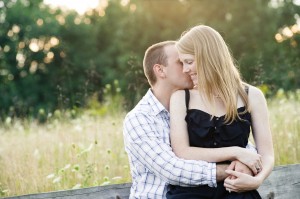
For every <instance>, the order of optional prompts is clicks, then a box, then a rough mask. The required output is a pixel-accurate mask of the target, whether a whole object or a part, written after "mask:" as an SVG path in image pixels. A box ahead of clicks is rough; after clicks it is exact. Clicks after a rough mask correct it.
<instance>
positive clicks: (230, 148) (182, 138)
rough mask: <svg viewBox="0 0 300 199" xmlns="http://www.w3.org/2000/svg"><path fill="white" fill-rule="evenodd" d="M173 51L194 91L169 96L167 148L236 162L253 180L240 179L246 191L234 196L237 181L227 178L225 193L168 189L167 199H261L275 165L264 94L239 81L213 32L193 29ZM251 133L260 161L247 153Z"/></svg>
mask: <svg viewBox="0 0 300 199" xmlns="http://www.w3.org/2000/svg"><path fill="white" fill-rule="evenodd" d="M176 47H177V49H178V52H179V59H180V61H181V62H182V63H183V72H185V73H187V74H189V75H190V77H191V79H192V81H193V83H194V89H191V90H186V91H177V92H175V93H174V94H173V95H172V97H171V103H170V115H171V144H172V148H173V150H174V152H175V154H176V155H177V156H178V157H180V158H183V159H194V160H205V161H209V162H223V161H228V160H229V161H230V160H235V159H237V160H239V161H241V162H242V163H244V164H246V165H247V166H248V167H249V168H250V169H251V170H252V171H253V174H254V176H250V175H247V176H244V177H245V178H246V181H247V183H248V184H247V186H248V187H247V188H246V189H245V190H247V191H246V192H242V193H236V192H235V191H236V190H237V189H236V187H235V186H234V185H232V184H230V182H231V179H233V178H235V177H234V176H229V177H228V179H226V180H225V187H226V189H227V191H226V189H225V187H224V182H221V183H218V186H217V188H212V187H208V186H200V187H179V186H171V190H170V191H169V192H168V193H167V198H172V199H174V198H261V197H260V196H259V194H258V192H257V191H256V190H255V189H257V188H258V186H259V185H260V184H261V183H262V182H263V180H264V179H265V178H266V177H267V176H268V175H269V174H270V173H271V171H272V168H273V164H274V152H273V144H272V137H271V132H270V126H269V120H268V110H267V104H266V100H265V97H264V95H263V94H262V92H261V91H260V90H259V89H258V88H256V87H254V86H251V85H248V84H246V83H244V82H242V80H241V78H240V74H239V72H238V70H237V68H236V66H235V65H234V62H233V58H232V56H231V54H230V51H229V49H228V47H227V45H226V43H225V41H224V40H223V38H222V36H221V35H220V34H219V33H218V32H217V31H216V30H214V29H212V28H211V27H208V26H204V25H199V26H195V27H193V28H192V29H190V30H189V31H187V32H186V33H185V34H183V35H182V37H181V38H180V39H179V41H178V42H177V44H176ZM251 129H252V133H253V137H254V141H255V144H256V147H257V150H258V153H259V154H260V155H261V161H260V160H257V156H255V155H253V153H251V152H249V151H247V150H246V149H245V147H246V145H247V143H248V138H249V134H250V131H251ZM221 147H222V148H221ZM208 148H217V149H214V150H211V149H208ZM233 169H234V168H233ZM226 182H228V183H226ZM252 189H253V190H252ZM248 190H251V191H248Z"/></svg>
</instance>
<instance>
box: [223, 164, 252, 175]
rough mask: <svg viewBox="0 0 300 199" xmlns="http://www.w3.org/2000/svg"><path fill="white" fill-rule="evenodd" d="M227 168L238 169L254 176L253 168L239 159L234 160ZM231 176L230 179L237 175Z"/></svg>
mask: <svg viewBox="0 0 300 199" xmlns="http://www.w3.org/2000/svg"><path fill="white" fill-rule="evenodd" d="M227 170H233V171H238V172H241V173H245V174H248V175H251V176H253V173H252V171H251V169H249V167H247V166H246V165H245V164H243V163H241V162H240V161H238V160H235V161H232V162H231V164H230V165H229V167H228V168H227ZM229 177H230V179H232V178H234V177H235V176H229Z"/></svg>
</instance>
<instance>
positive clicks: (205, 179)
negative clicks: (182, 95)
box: [123, 89, 217, 198]
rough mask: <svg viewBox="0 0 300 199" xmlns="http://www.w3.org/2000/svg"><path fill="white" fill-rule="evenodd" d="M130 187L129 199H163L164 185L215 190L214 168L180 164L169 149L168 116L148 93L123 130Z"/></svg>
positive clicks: (212, 165) (188, 162) (186, 162)
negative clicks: (129, 173)
mask: <svg viewBox="0 0 300 199" xmlns="http://www.w3.org/2000/svg"><path fill="white" fill-rule="evenodd" d="M123 128H124V129H123V134H124V142H125V149H126V152H127V153H128V157H129V162H130V171H131V176H132V187H131V191H130V198H166V196H165V195H166V192H167V185H168V184H173V185H180V186H197V185H209V186H211V187H216V186H217V185H216V164H215V163H208V162H205V161H195V160H183V159H180V158H178V157H176V156H175V154H174V153H173V152H172V148H171V146H170V115H169V112H168V111H167V110H166V109H165V107H164V106H163V105H162V104H161V103H160V102H159V101H158V99H157V98H156V97H155V96H154V95H153V93H152V92H151V90H150V89H149V91H148V92H147V94H146V95H145V96H144V97H143V99H142V100H141V101H140V102H139V103H138V104H137V106H136V107H135V108H134V109H133V110H132V111H130V112H129V113H128V114H127V115H126V117H125V120H124V126H123Z"/></svg>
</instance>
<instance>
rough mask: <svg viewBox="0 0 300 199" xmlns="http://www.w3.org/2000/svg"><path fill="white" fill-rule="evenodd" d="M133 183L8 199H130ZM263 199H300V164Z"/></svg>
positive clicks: (275, 176) (279, 172) (282, 173)
mask: <svg viewBox="0 0 300 199" xmlns="http://www.w3.org/2000/svg"><path fill="white" fill-rule="evenodd" d="M130 186H131V183H125V184H117V185H107V186H98V187H91V188H84V189H74V190H66V191H58V192H49V193H40V194H30V195H24V196H16V197H6V198H7V199H45V198H49V199H128V197H129V192H130ZM258 191H259V193H260V194H261V196H262V198H263V199H298V198H299V199H300V164H293V165H285V166H277V167H275V168H274V170H273V172H272V173H271V175H270V176H269V177H268V178H267V179H266V180H265V181H264V183H263V184H262V185H261V186H260V188H259V189H258Z"/></svg>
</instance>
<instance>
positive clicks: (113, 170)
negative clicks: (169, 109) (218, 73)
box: [0, 0, 300, 196]
mask: <svg viewBox="0 0 300 199" xmlns="http://www.w3.org/2000/svg"><path fill="white" fill-rule="evenodd" d="M197 24H205V25H209V26H212V27H213V28H215V29H216V30H218V31H219V32H220V33H221V34H222V36H223V37H224V39H225V41H226V42H227V43H228V45H229V46H230V49H231V51H232V54H233V56H234V58H235V59H236V61H237V63H238V65H239V68H240V71H241V73H242V76H243V78H244V80H245V81H246V82H248V83H250V84H253V85H255V86H258V87H259V88H260V89H261V90H262V91H263V92H264V94H265V95H266V97H267V100H268V105H269V110H270V120H271V124H272V132H273V141H274V148H275V154H276V165H281V164H294V163H299V162H300V153H299V151H300V145H299V142H298V141H299V139H300V138H299V137H300V117H299V114H300V56H299V55H300V1H299V0H249V1H240V0H223V1H218V0H44V1H43V0H34V1H30V0H0V196H11V195H21V194H28V193H38V192H47V191H57V190H63V189H72V188H74V189H75V188H82V187H89V186H98V185H106V184H115V183H123V182H129V181H130V180H131V177H130V173H129V165H128V160H127V155H126V153H125V151H124V147H123V138H122V120H123V118H124V116H125V114H126V112H128V110H130V109H131V108H132V107H133V106H134V105H135V104H136V103H137V102H138V100H139V99H140V98H141V97H142V96H143V95H144V93H145V92H146V90H147V89H148V87H149V86H148V83H147V81H146V78H145V77H144V75H143V69H142V59H143V56H144V52H145V50H146V49H147V47H149V46H150V45H151V44H153V43H156V42H160V41H164V40H176V39H178V38H179V37H180V35H181V33H182V32H183V31H184V30H186V29H188V28H190V27H192V26H194V25H197Z"/></svg>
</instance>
